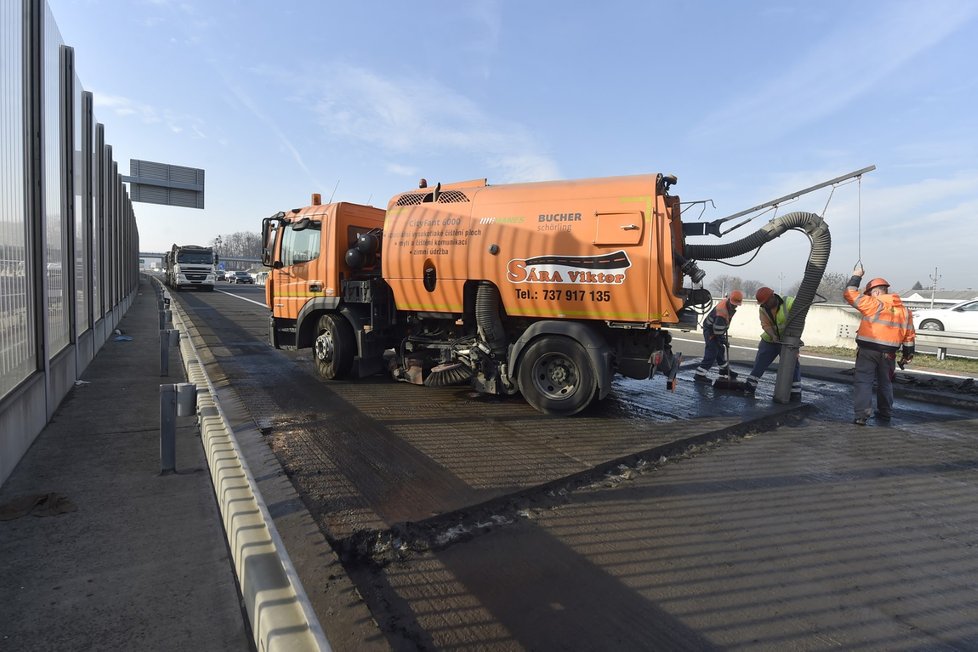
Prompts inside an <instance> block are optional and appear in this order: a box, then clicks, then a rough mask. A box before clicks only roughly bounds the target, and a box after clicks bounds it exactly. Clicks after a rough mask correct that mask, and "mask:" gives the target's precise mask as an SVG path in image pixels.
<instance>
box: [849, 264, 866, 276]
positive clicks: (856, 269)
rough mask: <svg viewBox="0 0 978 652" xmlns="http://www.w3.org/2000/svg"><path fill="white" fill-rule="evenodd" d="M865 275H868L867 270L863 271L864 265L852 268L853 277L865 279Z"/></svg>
mask: <svg viewBox="0 0 978 652" xmlns="http://www.w3.org/2000/svg"><path fill="white" fill-rule="evenodd" d="M865 273H866V270H864V269H863V266H862V265H856V266H855V267H853V268H852V275H853V276H858V277H859V278H862V277H863V274H865Z"/></svg>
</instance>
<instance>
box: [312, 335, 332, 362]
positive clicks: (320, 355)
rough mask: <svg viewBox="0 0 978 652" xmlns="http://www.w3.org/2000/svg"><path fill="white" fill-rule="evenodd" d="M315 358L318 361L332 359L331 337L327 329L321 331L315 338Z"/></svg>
mask: <svg viewBox="0 0 978 652" xmlns="http://www.w3.org/2000/svg"><path fill="white" fill-rule="evenodd" d="M316 359H317V360H319V361H320V362H329V361H330V360H332V359H333V338H332V337H331V336H330V334H329V331H323V332H322V333H320V334H319V337H317V338H316Z"/></svg>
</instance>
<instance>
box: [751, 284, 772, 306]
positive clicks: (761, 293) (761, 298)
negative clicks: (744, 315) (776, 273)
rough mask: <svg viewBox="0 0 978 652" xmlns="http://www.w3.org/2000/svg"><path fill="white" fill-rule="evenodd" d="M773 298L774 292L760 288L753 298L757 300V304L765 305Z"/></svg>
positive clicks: (767, 288)
mask: <svg viewBox="0 0 978 652" xmlns="http://www.w3.org/2000/svg"><path fill="white" fill-rule="evenodd" d="M773 296H774V290H772V289H771V288H769V287H762V288H759V289H758V290H757V294H755V295H754V298H755V299H757V302H758V303H765V302H766V301H767V300H768V299H770V298H771V297H773Z"/></svg>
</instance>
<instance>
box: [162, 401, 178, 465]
mask: <svg viewBox="0 0 978 652" xmlns="http://www.w3.org/2000/svg"><path fill="white" fill-rule="evenodd" d="M176 470H177V386H176V385H160V475H166V474H168V473H175V472H176Z"/></svg>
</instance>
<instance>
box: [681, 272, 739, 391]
mask: <svg viewBox="0 0 978 652" xmlns="http://www.w3.org/2000/svg"><path fill="white" fill-rule="evenodd" d="M743 301H744V293H743V292H741V291H740V290H734V291H733V292H731V293H730V295H729V296H727V297H726V298H724V299H722V300H721V301H720V302H719V303H717V305H716V307H715V308H714V309H713V310H711V311H710V314H708V315H707V316H706V319H704V320H703V340H704V343H705V346H704V349H703V360H702V361H701V362H700V365H699V366H698V367H697V368H696V373H695V374H694V375H693V379H694V380H695V381H696V382H698V383H709V382H711V381H710V379H709V378H707V377H706V372H708V371H709V370H710V367H712V366H713V363H714V362H715V363H716V364H717V368H718V371H719V372H720V378H724V379H727V380H733V379H734V378H736V376H737V374H735V373H734V372H732V371H730V356H729V352H730V351H729V341H728V340H727V330H728V329H729V328H730V322H731V320H733V317H734V314H736V312H737V307H738V306H739V305H740V304H741V303H743Z"/></svg>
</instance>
